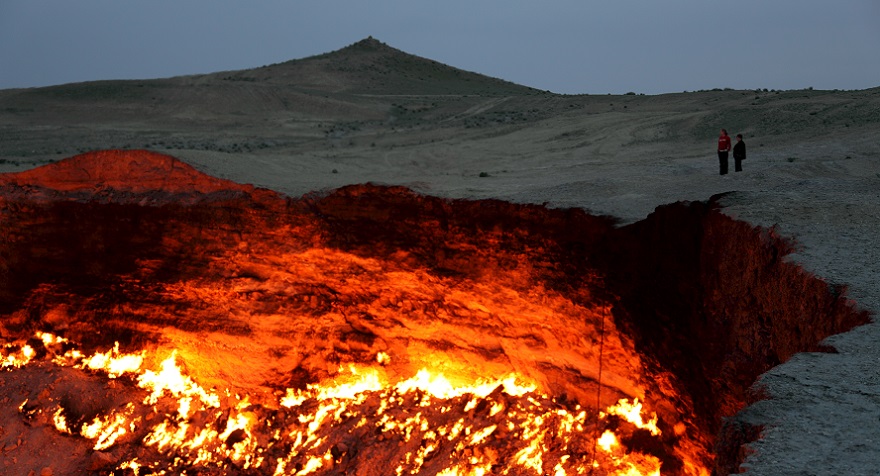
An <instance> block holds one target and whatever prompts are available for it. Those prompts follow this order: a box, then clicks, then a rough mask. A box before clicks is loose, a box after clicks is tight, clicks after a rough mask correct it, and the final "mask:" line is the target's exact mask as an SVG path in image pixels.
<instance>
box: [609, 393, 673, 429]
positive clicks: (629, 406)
mask: <svg viewBox="0 0 880 476" xmlns="http://www.w3.org/2000/svg"><path fill="white" fill-rule="evenodd" d="M603 413H604V414H608V415H617V416H619V417H621V418H623V419H624V420H626V421H628V422H630V423H632V424H633V425H635V426H636V428H641V429H644V430H648V431H650V432H651V434H652V435H654V436H658V435H659V434H660V429H659V428H657V415H656V414H654V415H651V419H650V420H648V422H647V423H646V422H645V421H644V420H643V419H642V404H641V403H639V399H638V398H636V399H635V400H633V402H632V403H630V402H629V400H627V399H625V398H624V399H621V400H620V401H618V402H617V405H612V406H610V407H608V408H607V409H606V410H605V412H603ZM600 416H604V415H602V414H600Z"/></svg>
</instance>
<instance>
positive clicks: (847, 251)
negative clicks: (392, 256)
mask: <svg viewBox="0 0 880 476" xmlns="http://www.w3.org/2000/svg"><path fill="white" fill-rule="evenodd" d="M309 64H311V63H309ZM389 64H390V63H389ZM271 72H272V71H270V73H271ZM254 74H256V73H254ZM267 74H268V73H267ZM273 74H274V73H273ZM383 74H384V73H383ZM425 74H427V73H425ZM324 79H326V78H324ZM179 81H190V82H191V83H193V84H195V83H198V85H199V86H204V87H202V88H201V89H198V91H200V92H199V93H198V94H202V95H203V96H204V97H208V96H207V95H208V92H210V91H211V90H212V89H211V87H210V86H211V84H214V83H211V82H210V81H214V80H211V79H210V78H207V79H206V78H196V79H192V80H190V79H183V80H179ZM266 81H270V80H266ZM215 83H216V84H218V85H219V86H217V88H220V87H221V86H222V88H226V89H222V90H221V89H217V90H218V91H219V92H217V94H218V95H221V94H222V96H218V97H227V96H229V97H231V95H233V93H234V92H235V91H234V90H232V89H229V88H232V87H233V86H235V87H241V88H256V87H258V86H259V87H263V86H262V85H263V84H264V83H259V82H248V81H226V82H223V83H222V84H221V82H220V81H219V80H217V81H215ZM187 84H189V83H187ZM267 84H268V83H267ZM333 84H334V85H335V84H337V83H333ZM151 87H153V86H150V85H149V84H148V85H147V89H149V88H151ZM163 87H164V86H163ZM181 87H183V86H181ZM269 87H270V86H265V88H264V89H265V90H260V91H262V93H265V94H262V96H260V95H257V94H256V93H255V94H253V95H249V96H247V97H248V98H250V99H248V101H246V102H242V103H241V104H239V103H236V102H235V101H233V100H232V99H230V100H229V101H223V102H217V101H213V102H212V101H210V100H208V99H204V100H202V99H200V100H199V101H202V102H199V103H198V104H196V102H198V101H196V100H195V99H190V100H191V102H193V104H188V103H186V101H185V99H187V98H188V97H189V96H184V95H180V94H178V93H176V92H167V91H172V88H171V87H170V86H168V87H166V89H159V88H156V89H155V91H157V92H151V93H149V94H153V95H154V96H155V97H149V98H146V99H144V101H152V102H150V103H149V104H148V105H143V104H141V103H139V104H140V105H138V106H137V107H135V106H132V107H131V108H130V109H126V108H127V107H128V106H125V107H123V106H119V105H118V104H117V103H113V105H112V107H110V106H107V107H106V108H105V109H100V112H101V114H96V111H97V110H98V109H95V108H98V107H99V106H94V107H92V106H76V105H73V106H70V105H68V103H65V102H64V101H66V100H67V99H59V98H61V97H62V93H63V92H57V91H56V92H53V94H54V95H55V96H52V95H49V94H46V93H43V92H39V94H37V93H33V94H32V93H30V92H28V93H27V94H19V93H18V92H9V91H7V92H3V91H0V93H4V94H0V106H2V107H0V133H2V134H3V135H5V137H6V139H5V141H4V144H0V157H2V158H4V159H5V161H4V162H5V163H0V172H5V171H18V170H22V169H24V168H26V167H32V166H35V165H39V164H40V163H45V161H47V160H57V159H59V158H63V157H66V156H69V155H73V153H75V152H76V151H77V150H83V149H100V148H111V147H123V146H126V145H130V144H133V145H131V147H141V144H142V145H144V146H148V148H151V149H153V150H157V151H159V152H164V153H169V154H171V155H174V156H177V157H179V158H181V159H182V160H184V161H186V162H188V163H190V164H192V165H194V166H195V167H197V168H199V169H200V170H202V171H205V172H207V173H210V174H212V175H215V176H218V177H221V178H228V179H231V180H234V181H237V182H241V183H252V184H255V185H258V186H263V187H268V188H272V189H275V190H278V191H281V192H284V193H287V194H289V195H291V196H299V195H302V194H305V193H308V192H312V191H319V190H326V189H330V188H335V187H338V186H341V185H345V184H351V183H363V182H376V183H384V184H402V185H407V186H409V187H412V188H414V189H415V190H417V191H420V192H423V193H426V194H431V195H438V196H445V197H455V198H488V197H494V198H500V199H505V200H511V201H515V202H530V203H546V204H547V205H548V206H552V207H582V208H586V209H589V210H591V211H592V212H594V213H599V214H609V215H614V216H617V217H619V218H620V219H621V221H622V222H624V223H626V222H632V221H635V220H638V219H641V218H643V217H644V216H646V215H647V214H649V213H650V212H651V211H652V210H653V209H654V208H655V207H656V206H658V205H661V204H665V203H670V202H675V201H679V200H706V199H708V198H709V197H710V196H712V195H714V194H718V193H723V192H733V193H731V194H729V195H727V196H726V197H725V198H724V200H723V204H724V205H725V206H726V209H725V211H726V213H729V214H730V215H731V216H734V217H736V218H739V219H743V220H747V221H749V222H751V223H754V224H758V225H762V226H768V227H770V226H776V227H778V229H779V231H780V232H781V234H783V235H787V236H791V237H794V238H795V239H796V240H797V241H798V242H799V243H800V245H801V249H800V251H799V252H798V253H796V254H795V255H793V256H792V257H791V259H794V260H796V261H798V262H799V263H801V264H802V265H803V266H805V267H806V268H807V269H808V270H810V271H812V272H814V273H815V274H817V275H818V276H821V277H823V278H824V279H826V280H828V281H829V282H832V283H837V284H846V285H848V287H849V296H850V297H851V298H852V299H854V300H855V301H856V302H857V303H858V304H859V305H860V306H861V307H863V308H866V309H868V310H871V311H874V312H876V311H880V272H878V263H880V240H878V238H877V235H878V232H880V141H878V140H877V138H878V137H880V119H878V117H877V116H878V114H877V112H876V111H878V110H880V108H878V102H880V90H878V89H874V90H867V91H855V92H835V93H831V92H812V91H804V92H788V93H783V94H781V95H780V94H779V93H776V94H774V93H773V92H769V93H767V92H751V91H748V92H741V91H731V92H726V91H725V92H703V93H690V94H675V95H665V96H661V97H651V96H648V97H641V96H614V97H604V96H584V97H581V96H574V97H546V96H534V97H532V96H529V97H526V98H523V97H516V98H512V99H511V98H507V97H504V96H503V95H501V96H499V97H473V96H454V97H453V96H430V97H429V96H424V97H403V96H400V97H397V96H394V97H392V96H391V95H389V94H385V95H380V96H373V95H366V94H360V95H358V96H356V100H355V99H353V98H355V96H346V97H342V96H334V95H333V94H335V93H334V92H332V91H331V92H326V93H323V92H322V93H320V94H317V93H315V94H312V93H311V92H308V91H311V90H308V91H307V90H306V89H302V90H301V91H306V92H302V94H301V97H300V96H296V97H293V96H291V97H290V100H291V101H294V100H295V101H299V102H298V103H296V104H298V105H299V106H298V107H299V108H300V109H296V108H288V109H287V110H286V111H285V112H283V114H282V113H280V112H278V111H277V110H276V109H272V107H278V106H277V104H280V103H281V102H284V101H287V100H288V99H287V97H286V96H285V97H282V96H283V94H288V93H289V91H292V89H290V88H288V89H284V90H282V89H277V90H276V89H269ZM309 87H313V86H309ZM334 87H335V86H334ZM339 87H340V88H342V86H339ZM254 90H255V91H256V89H254ZM150 91H154V90H153V89H150ZM173 91H178V90H177V89H174V90H173ZM206 91H208V92H206ZM247 91H248V94H250V92H251V90H250V89H248V90H247ZM282 91H283V94H282ZM298 91H299V90H298ZM74 92H75V91H74ZM111 92H112V91H111ZM117 93H118V94H121V93H119V92H118V91H116V92H114V94H117ZM270 93H271V94H270ZM63 94H67V95H68V96H70V95H71V94H73V93H63ZM106 94H110V93H106ZM163 94H164V96H163ZM289 94H293V93H289ZM297 94H300V93H297ZM44 96H45V97H44ZM68 96H63V97H65V98H66V97H68ZM242 97H244V96H242ZM37 98H43V99H39V100H38V99H37ZM255 98H256V99H255ZM279 98H280V99H279ZM209 99H210V98H209ZM263 99H265V101H264V102H265V104H266V106H265V108H264V109H259V108H260V107H263V106H260V104H263V103H260V102H259V101H263ZM43 100H45V101H46V102H45V103H41V102H39V101H43ZM114 100H115V99H114ZM44 104H48V105H50V106H51V107H50V109H47V110H46V112H45V113H43V112H41V111H43V110H42V109H41V107H43V105H44ZM101 104H105V103H101ZM106 104H109V103H106ZM126 104H127V103H126ZM205 104H207V105H205ZM401 104H403V106H401ZM272 105H274V106H272ZM284 105H285V107H287V103H286V102H284ZM270 106H271V107H270ZM46 107H49V106H46ZM77 107H79V109H77ZM90 107H91V109H90ZM100 107H104V106H100ZM224 107H225V108H227V110H221V109H222V108H224ZM52 108H54V109H52ZM163 108H164V109H163ZM248 108H251V109H248ZM432 108H433V109H432ZM258 109H259V110H258ZM422 109H424V110H426V111H427V112H419V111H422ZM435 110H436V113H435V112H432V111H435ZM132 111H134V112H132ZM291 111H293V112H291ZM166 118H167V119H166ZM352 118H359V120H360V121H361V122H359V123H357V124H354V125H353V123H352V122H350V121H351V120H352ZM407 118H409V119H407ZM102 120H103V121H104V122H101V121H102ZM78 121H79V122H78ZM346 121H348V122H346ZM371 121H372V122H371ZM377 121H379V122H377ZM395 121H396V122H395ZM407 121H409V122H407ZM72 124H75V125H72ZM328 124H333V127H332V128H328ZM851 126H852V127H851ZM719 127H728V128H729V129H730V131H731V133H732V134H735V133H736V132H744V133H745V134H746V142H747V144H748V146H749V157H748V159H747V160H746V162H745V163H744V169H745V170H744V171H743V172H740V173H733V172H731V173H730V174H729V175H726V176H719V175H718V163H717V158H716V157H715V155H714V152H713V150H714V143H715V137H716V135H717V130H718V128H719ZM158 138H163V139H162V140H163V141H164V142H161V143H160V142H157V140H159V139H158ZM232 141H236V143H238V144H246V145H247V147H245V148H244V149H235V147H236V146H234V145H233V146H230V145H229V143H230V142H232ZM228 147H232V149H227V150H219V149H223V148H228ZM732 168H733V164H732V160H731V170H732ZM481 175H483V176H481ZM829 343H831V344H833V345H834V346H835V347H836V348H837V349H838V351H839V353H837V354H825V353H823V354H799V355H797V356H796V357H795V358H793V359H792V360H791V361H789V362H787V363H785V364H782V365H780V366H778V367H776V368H774V369H772V370H771V371H770V372H768V373H767V374H766V375H764V376H763V377H762V378H761V380H760V381H759V385H761V386H763V387H764V388H765V391H766V393H767V394H768V395H769V396H770V397H772V398H770V399H767V400H763V401H760V402H758V403H756V404H755V405H753V406H751V407H749V408H748V409H746V410H745V411H744V412H743V413H742V414H741V415H740V417H741V418H743V419H746V420H748V421H750V422H753V423H757V424H761V425H766V427H765V431H764V432H763V438H762V439H761V440H760V441H758V442H756V443H754V445H753V447H754V449H755V450H756V451H755V453H754V454H752V455H751V456H750V457H749V458H748V460H747V466H748V467H749V470H750V473H751V474H756V475H768V476H777V475H778V476H783V475H784V476H791V475H842V474H876V472H877V466H878V463H880V365H878V364H880V325H878V324H876V323H874V324H869V325H866V326H863V327H860V328H857V329H855V330H853V331H851V332H849V333H846V334H844V335H838V336H834V337H832V338H830V339H829Z"/></svg>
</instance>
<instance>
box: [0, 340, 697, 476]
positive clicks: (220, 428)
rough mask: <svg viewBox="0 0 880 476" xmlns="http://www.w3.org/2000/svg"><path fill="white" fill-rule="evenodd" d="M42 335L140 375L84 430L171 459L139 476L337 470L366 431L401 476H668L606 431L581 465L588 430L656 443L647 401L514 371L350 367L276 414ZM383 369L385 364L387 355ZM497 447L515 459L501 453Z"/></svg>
mask: <svg viewBox="0 0 880 476" xmlns="http://www.w3.org/2000/svg"><path fill="white" fill-rule="evenodd" d="M38 337H39V338H40V339H41V341H42V342H43V343H44V344H45V345H46V347H47V349H49V350H50V352H49V354H50V355H49V357H48V358H50V359H52V361H53V362H55V363H58V364H60V365H61V364H63V365H71V366H74V367H77V368H81V369H88V370H91V371H95V372H103V373H104V374H106V376H107V377H108V378H118V377H121V376H124V375H127V374H132V377H131V378H130V381H131V382H132V383H134V384H136V385H137V387H140V388H141V389H143V390H144V391H146V397H144V398H143V399H142V400H141V401H139V402H129V403H127V404H126V405H124V406H122V407H120V408H118V409H116V410H113V411H110V412H109V413H106V414H99V415H97V416H95V417H94V418H93V419H92V421H90V422H87V423H84V424H83V425H82V427H81V428H80V430H79V432H78V434H79V435H80V436H82V437H84V438H87V439H89V440H92V442H93V443H92V444H93V448H94V449H95V450H96V451H97V450H109V449H111V448H113V447H114V446H115V445H117V444H118V443H119V442H120V441H132V440H133V439H134V440H137V441H140V442H141V443H142V444H143V445H144V446H145V447H148V448H154V449H155V451H156V452H157V453H156V454H157V455H167V459H165V460H164V461H165V462H164V463H163V462H162V461H161V460H159V459H156V458H155V457H154V458H152V459H151V458H150V457H149V455H140V456H139V457H138V458H132V459H129V460H128V461H123V462H121V463H119V464H118V465H117V466H116V468H117V469H130V470H132V471H133V472H134V474H140V472H141V471H148V470H149V471H148V472H160V473H162V472H165V473H167V472H172V473H173V472H179V471H181V470H182V469H183V468H184V467H185V465H187V464H188V465H195V464H201V465H214V466H215V467H217V468H226V467H228V466H229V465H234V466H236V467H238V468H242V469H254V470H260V471H263V470H265V471H274V474H275V475H279V476H280V475H307V474H314V473H325V472H333V471H335V470H334V467H336V465H338V464H339V461H341V460H340V459H339V457H340V455H342V454H344V452H345V450H344V449H343V450H339V446H338V444H337V443H335V441H334V440H332V439H331V435H357V434H363V435H377V434H378V435H380V438H381V439H380V440H379V441H382V440H383V439H384V440H388V439H390V440H391V441H397V442H398V443H397V446H399V447H401V448H404V449H405V451H406V452H405V457H403V458H402V459H401V460H400V461H398V462H397V464H396V466H392V467H394V468H396V469H395V470H394V472H395V473H396V474H397V475H400V476H402V475H405V474H411V475H414V474H420V473H421V472H422V471H426V470H430V471H432V472H434V473H435V474H444V475H488V474H536V475H543V474H551V473H552V474H553V475H555V476H563V475H567V474H587V473H588V472H590V471H591V470H592V469H593V468H602V469H603V471H604V473H603V474H609V475H614V476H633V475H651V476H659V474H660V466H661V465H660V461H659V459H658V458H657V457H655V456H652V455H644V454H639V453H636V452H629V451H628V450H627V449H626V448H625V447H624V446H623V445H622V444H621V442H620V440H619V438H618V436H617V435H616V434H615V433H614V432H613V431H611V430H607V429H606V430H605V431H604V432H603V433H602V435H601V437H599V438H598V440H597V441H595V442H593V443H592V446H594V447H595V448H596V453H595V454H593V455H592V457H590V458H585V457H584V455H583V453H581V456H578V457H573V456H572V455H573V450H574V449H575V448H576V447H578V446H577V445H578V444H579V445H580V447H585V446H588V445H590V443H588V442H589V436H587V435H589V434H590V432H589V431H588V430H587V427H588V426H589V425H592V424H597V423H595V422H599V421H601V420H602V419H604V418H606V417H607V416H609V415H617V416H619V417H620V418H621V419H622V420H625V421H626V422H628V423H629V424H631V425H632V426H633V427H635V428H641V429H645V430H648V431H649V432H650V433H651V434H652V435H654V436H659V435H660V434H661V433H660V430H659V428H658V426H657V424H658V418H657V416H656V414H653V413H652V414H651V416H650V418H648V419H647V421H646V420H645V418H644V416H643V407H644V405H643V403H642V402H640V401H639V400H638V399H635V400H633V401H632V402H630V401H629V400H627V399H621V400H619V401H618V402H617V404H615V405H612V406H610V407H608V408H606V409H605V410H604V411H602V412H600V413H599V414H598V419H596V420H593V419H592V418H591V417H590V415H589V414H588V412H587V411H586V410H584V409H583V408H581V407H580V406H579V405H577V406H575V407H574V408H573V409H571V408H565V407H563V406H561V405H560V404H559V403H557V402H556V401H555V400H554V399H552V398H550V397H549V396H548V395H546V394H543V393H541V392H539V391H538V389H537V385H535V384H533V383H530V382H528V381H526V380H524V379H523V378H522V377H520V376H518V375H516V374H510V375H507V376H504V377H502V378H497V379H482V380H476V381H467V379H465V378H462V377H461V376H454V377H449V376H447V375H445V374H443V373H439V372H438V373H435V372H431V371H430V370H428V369H425V368H423V369H421V370H419V371H418V372H416V374H415V375H413V376H412V377H410V378H407V379H403V380H400V381H398V382H393V381H391V379H389V377H388V375H387V374H386V373H385V370H384V368H383V367H375V368H374V367H361V366H355V365H350V366H348V367H346V368H340V369H339V370H340V371H339V373H338V374H337V375H336V376H335V377H334V378H332V379H328V380H327V381H325V382H321V383H319V384H311V385H308V386H307V387H306V388H305V389H302V390H293V389H287V390H286V392H285V394H284V395H283V396H282V397H281V398H280V399H279V400H278V410H277V411H276V412H275V413H267V410H266V409H264V408H263V407H261V406H254V405H252V404H251V403H250V402H249V399H248V398H247V396H245V397H244V398H240V397H238V396H233V395H230V394H229V392H222V391H221V392H219V393H218V392H217V391H216V390H208V389H205V388H203V387H201V386H200V385H199V384H198V383H196V382H195V381H194V380H193V379H192V378H190V377H189V376H187V375H186V373H185V372H184V371H183V370H182V368H181V367H180V366H179V365H178V358H177V353H176V352H174V351H172V352H171V353H170V355H168V357H167V358H165V359H164V360H162V361H161V363H159V364H158V368H156V369H151V368H144V362H145V360H146V359H145V353H144V352H141V353H137V354H123V353H121V352H120V351H119V346H118V344H117V345H114V347H113V348H112V349H109V350H107V351H106V352H98V353H95V354H94V355H91V356H84V355H82V354H81V353H80V352H78V351H66V352H64V353H61V349H60V344H64V343H66V340H64V339H63V338H58V337H55V336H53V335H51V334H44V333H41V334H38ZM28 348H29V347H28V346H17V347H16V346H7V347H6V349H8V350H10V352H9V353H8V354H6V355H5V356H3V362H4V363H5V362H7V361H9V362H13V361H14V362H16V363H21V362H25V361H30V359H32V358H33V357H34V356H35V355H36V352H35V351H34V349H32V348H31V349H30V350H29V351H28V350H26V349H28ZM10 356H14V359H10ZM25 359H27V360H25ZM376 360H377V363H379V364H380V365H381V363H382V362H388V361H390V357H388V356H387V354H386V355H385V356H384V357H378V356H377V359H376ZM22 365H23V364H22ZM27 403H28V402H27V401H25V402H24V403H22V404H21V406H20V411H22V409H23V408H24V407H25V406H26V405H27ZM572 410H573V411H572ZM52 424H53V425H54V428H55V429H56V430H57V431H59V432H61V433H64V434H74V433H75V432H74V431H72V429H71V428H70V426H69V423H68V421H67V419H66V418H65V410H64V408H62V407H57V408H56V409H55V410H54V414H53V417H52ZM260 435H264V436H260ZM266 435H270V436H266ZM498 442H503V444H504V445H505V447H508V448H512V449H513V451H512V452H511V453H509V454H508V455H506V456H504V455H501V454H499V450H498V449H497V448H498V446H497V445H498ZM577 442H580V443H577ZM334 452H335V453H334ZM270 462H271V463H270ZM429 464H430V465H431V466H430V469H428V468H429V467H428V465H429ZM260 468H262V469H260ZM685 468H686V469H687V472H688V474H694V475H700V476H703V475H705V474H706V472H705V470H704V469H702V468H701V467H699V465H694V464H693V463H691V462H687V463H686V465H685Z"/></svg>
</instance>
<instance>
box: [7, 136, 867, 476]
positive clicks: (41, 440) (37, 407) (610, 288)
mask: <svg viewBox="0 0 880 476" xmlns="http://www.w3.org/2000/svg"><path fill="white" fill-rule="evenodd" d="M0 228H2V230H3V234H2V235H0V338H2V342H4V343H5V344H3V347H2V350H0V361H2V367H3V369H2V371H0V391H2V393H0V395H2V396H3V397H2V400H0V401H2V403H3V405H0V454H2V456H3V457H2V458H0V466H2V468H0V472H2V473H4V474H28V473H29V472H31V471H33V472H34V474H40V473H43V474H70V475H77V474H83V475H86V474H129V475H131V474H135V475H146V474H190V475H195V474H204V475H208V474H232V475H234V474H242V475H249V474H254V475H264V474H273V475H306V474H315V475H320V474H356V475H364V476H369V475H392V474H393V475H404V474H421V475H428V474H431V475H433V474H441V475H454V474H455V475H471V474H475V475H483V474H485V475H489V474H512V475H544V474H553V475H574V474H594V475H657V474H663V475H699V476H702V475H708V474H710V473H712V472H715V473H718V474H728V473H729V472H735V471H736V469H737V467H738V465H739V463H740V462H741V460H742V457H743V454H744V453H743V451H741V449H740V447H741V445H742V444H744V443H746V442H748V441H749V439H750V438H755V437H757V434H758V430H757V429H748V428H746V429H743V428H739V427H736V428H733V429H731V427H729V426H725V424H724V421H725V418H726V417H730V416H732V415H734V414H735V413H736V412H737V411H738V410H739V409H741V408H742V407H743V406H744V405H745V404H746V402H747V401H748V400H749V398H751V397H750V396H749V393H748V388H749V386H751V385H752V383H753V382H754V381H755V379H756V378H757V376H758V375H760V374H761V373H762V372H764V371H766V370H767V369H769V368H770V367H772V366H773V365H776V364H778V363H780V362H782V361H784V360H785V359H787V358H788V357H790V356H791V355H792V354H793V353H795V352H799V351H804V350H822V348H821V346H819V345H818V342H819V341H821V339H822V338H824V337H826V336H828V335H830V334H833V333H837V332H842V331H844V330H846V329H849V328H851V327H852V326H854V325H858V324H860V323H864V322H866V321H867V315H866V314H865V313H863V312H858V311H856V310H855V309H854V307H853V305H852V303H850V302H848V301H847V300H846V298H845V297H844V296H843V295H842V293H841V292H840V290H839V289H830V288H829V287H828V286H827V285H826V284H825V283H824V282H822V281H820V280H818V279H816V278H814V277H812V276H810V275H808V274H807V273H804V272H803V271H802V270H800V269H799V268H798V267H796V266H794V265H792V264H789V263H787V262H785V261H784V260H782V257H783V256H784V255H785V254H786V253H787V252H788V251H790V246H789V245H788V244H787V243H786V242H785V241H784V240H781V239H779V238H778V237H775V236H774V235H773V234H772V233H770V232H767V231H766V230H760V229H756V228H753V227H751V226H749V225H748V224H745V223H742V222H737V221H735V220H732V219H730V218H729V217H726V216H724V215H723V214H721V213H719V212H718V211H716V210H715V209H714V208H713V207H712V206H711V205H707V204H700V203H696V204H677V205H672V206H668V207H661V208H659V209H658V210H657V212H656V213H655V214H653V215H651V216H650V217H649V218H648V219H646V220H644V221H643V222H639V223H636V224H633V225H629V226H627V227H621V228H616V227H614V222H613V220H611V219H609V218H607V217H594V216H591V215H589V214H587V213H585V212H583V211H581V210H551V209H547V208H544V207H540V206H530V205H514V204H509V203H504V202H499V201H452V200H443V199H438V198H432V197H425V196H420V195H416V194H414V193H412V192H410V191H408V190H406V189H403V188H388V187H374V186H352V187H347V188H345V189H341V190H337V191H334V192H332V193H329V194H326V195H313V196H306V197H303V198H301V199H290V198H286V197H282V196H279V195H277V194H275V193H273V192H271V191H268V190H261V189H255V188H253V187H249V186H242V185H239V184H235V183H232V182H228V181H224V180H220V179H215V178H212V177H209V176H206V175H204V174H201V173H199V172H197V171H195V170H193V169H192V168H190V167H189V166H187V165H185V164H182V163H180V162H178V161H176V160H175V159H173V158H171V157H168V156H164V155H159V154H154V153H150V152H145V151H126V152H122V151H107V152H98V153H92V154H84V155H82V156H77V157H74V158H71V159H68V160H65V161H62V162H60V163H57V164H53V165H49V166H46V167H42V168H40V169H35V170H32V171H27V172H22V173H19V174H7V175H5V176H0ZM832 291H833V292H832ZM46 462H51V464H47V463H46Z"/></svg>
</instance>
